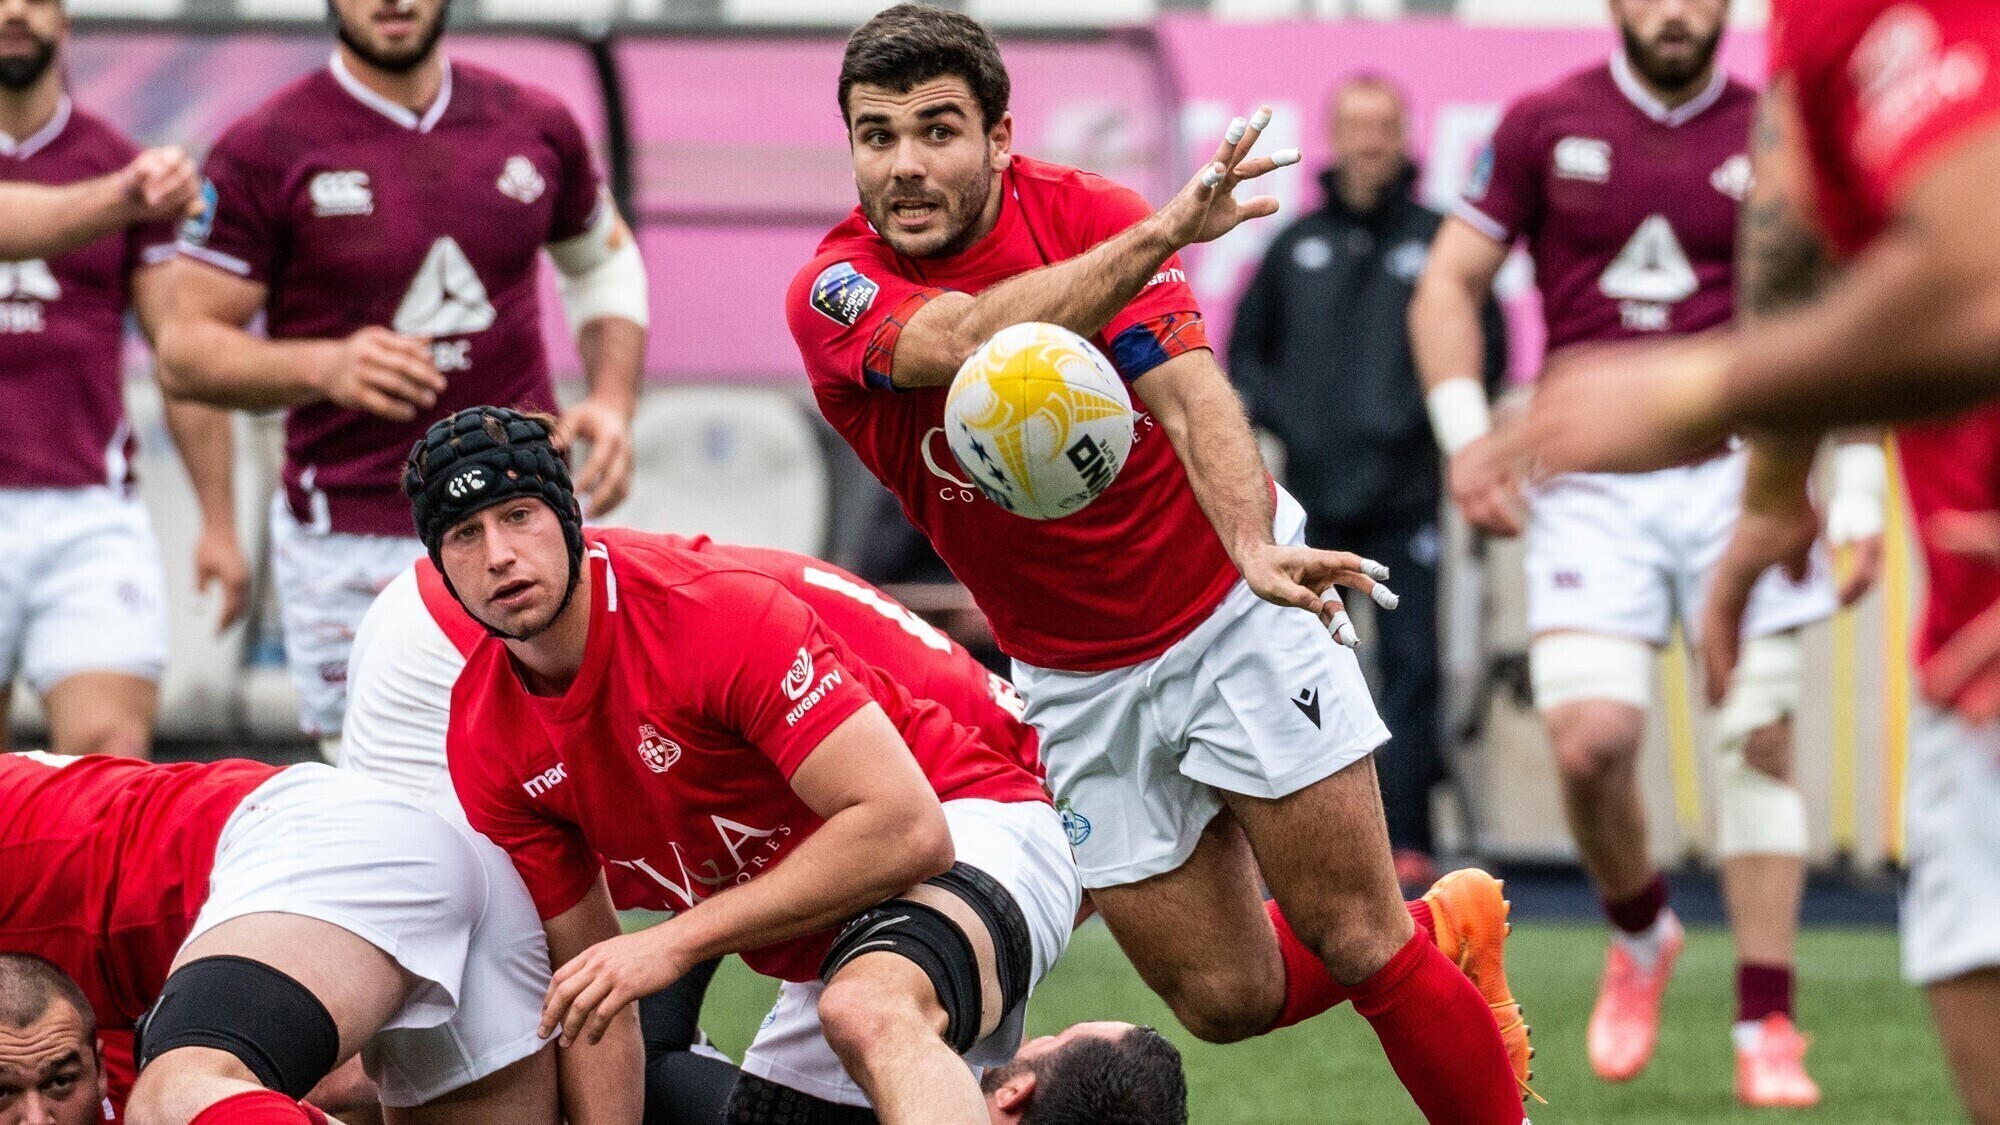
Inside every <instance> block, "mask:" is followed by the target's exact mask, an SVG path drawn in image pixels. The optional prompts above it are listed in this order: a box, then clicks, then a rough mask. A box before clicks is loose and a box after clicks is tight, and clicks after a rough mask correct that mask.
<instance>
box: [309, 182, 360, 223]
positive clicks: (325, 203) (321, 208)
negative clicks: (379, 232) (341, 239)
mask: <svg viewBox="0 0 2000 1125" xmlns="http://www.w3.org/2000/svg"><path fill="white" fill-rule="evenodd" d="M306 194H307V195H309V196H311V197H312V204H313V217H314V218H316V219H331V218H335V217H338V216H341V215H372V214H374V213H375V189H373V188H371V187H369V186H368V173H366V172H321V173H320V174H319V175H317V176H314V177H313V178H312V182H311V183H310V184H308V185H306Z"/></svg>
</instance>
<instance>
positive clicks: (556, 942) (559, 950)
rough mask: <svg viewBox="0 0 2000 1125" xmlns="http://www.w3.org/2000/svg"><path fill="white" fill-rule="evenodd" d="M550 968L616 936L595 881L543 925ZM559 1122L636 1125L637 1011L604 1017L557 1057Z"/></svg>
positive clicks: (641, 1071) (642, 1051) (606, 896)
mask: <svg viewBox="0 0 2000 1125" xmlns="http://www.w3.org/2000/svg"><path fill="white" fill-rule="evenodd" d="M542 929H543V930H544V932H545V933H546V934H547V935H548V940H549V964H551V965H555V966H558V967H566V966H568V965H570V964H572V963H573V962H575V960H576V959H577V958H578V957H581V956H583V955H584V954H585V953H586V952H587V951H589V950H591V949H592V948H594V947H597V946H598V945H599V944H600V943H602V942H606V941H609V940H611V939H614V938H616V937H617V936H618V933H619V929H618V915H617V914H616V913H614V912H613V911H612V908H611V892H610V891H609V890H608V889H606V887H605V885H604V877H603V876H601V875H600V876H598V879H597V881H596V882H595V883H594V884H592V885H591V888H590V890H589V891H588V892H586V893H585V894H584V896H583V898H582V899H581V900H580V901H578V902H577V904H576V905H575V906H572V907H570V908H569V909H568V910H565V911H563V912H562V913H561V914H558V915H556V916H555V917H553V918H550V919H548V920H546V921H544V922H543V923H542ZM556 1068H557V1074H558V1076H559V1082H560V1087H561V1090H562V1109H563V1119H564V1120H566V1121H568V1122H570V1125H637V1122H639V1121H640V1120H641V1119H642V1118H643V1117H644V1115H645V1088H646V1082H645V1070H646V1048H645V1045H644V1044H643V1043H642V1042H641V1041H640V1038H639V1018H638V1015H637V1009H632V1010H629V1011H625V1012H620V1013H616V1014H613V1015H611V1016H609V1017H608V1018H607V1019H606V1022H605V1031H604V1033H603V1034H602V1035H600V1036H599V1037H598V1038H597V1039H596V1040H593V1041H591V1042H589V1043H576V1042H570V1043H565V1044H564V1045H563V1046H562V1047H561V1048H560V1049H559V1050H558V1051H557V1053H556Z"/></svg>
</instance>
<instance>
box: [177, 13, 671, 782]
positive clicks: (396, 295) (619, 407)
mask: <svg viewBox="0 0 2000 1125" xmlns="http://www.w3.org/2000/svg"><path fill="white" fill-rule="evenodd" d="M446 5H447V0H397V2H391V0H334V3H333V4H332V9H333V15H334V20H335V24H336V30H337V32H338V35H339V40H340V42H339V46H338V47H337V48H336V49H335V51H334V55H333V58H332V60H331V61H330V62H329V63H328V64H327V68H326V69H325V70H322V71H319V72H317V73H314V74H311V75H308V76H307V77H305V78H302V79H300V80H299V81H297V82H294V83H293V84H291V85H290V86H288V87H286V88H285V89H284V90H282V91H280V92H279V93H278V94H277V95H275V96H274V97H273V98H271V100H270V101H268V102H266V103H265V104H264V105H263V106H262V107H261V108H259V109H258V110H256V111H254V112H253V113H251V114H250V115H249V116H248V117H246V118H244V119H243V120H241V121H239V122H237V123H236V124H235V125H234V126H232V127H231V128H230V129H229V130H228V132H226V133H224V134H223V136H222V139H221V140H219V141H218V142H216V146H215V148H214V149H213V150H212V151H211V152H210V153H209V157H208V164H207V169H206V170H207V176H208V178H207V180H206V182H205V183H204V185H203V191H204V193H205V200H206V203H207V210H205V211H204V212H203V213H202V214H201V215H199V216H197V217H196V218H194V219H192V220H190V221H189V223H188V224H187V226H186V228H185V232H184V242H183V247H182V258H181V261H180V263H179V264H178V265H177V266H176V274H175V278H174V285H175V287H176V293H175V306H174V309H175V311H174V313H173V315H172V316H171V317H170V318H169V320H168V322H167V323H166V324H165V325H164V326H163V328H162V330H161V340H160V355H161V360H162V363H163V371H162V379H163V381H164V382H165V383H166V384H167V387H168V389H169V390H170V391H171V392H172V393H175V394H178V395H181V396H183V397H187V398H192V399H197V400H200V401H204V402H210V403H215V404H218V405H222V406H231V407H238V408H243V409H262V408H271V407H277V406H288V407H290V408H291V410H290V412H289V413H288V414H287V416H286V423H285V434H286V438H285V470H284V491H283V494H282V495H281V496H280V497H279V498H277V500H276V501H275V502H274V504H273V507H272V515H271V527H272V549H273V556H274V564H273V567H274V577H275V579H276V582H277V587H278V600H279V605H280V608H281V609H282V611H283V624H284V634H285V648H286V659H287V661H288V663H289V664H290V666H291V672H292V680H293V683H294V684H295V685H296V686H297V688H298V695H299V707H300V720H301V723H302V725H303V726H304V728H305V730H306V732H307V733H309V734H312V735H314V736H317V737H319V738H320V739H322V743H323V749H324V750H325V751H326V752H328V756H329V757H332V756H333V755H332V751H333V750H334V749H335V747H336V746H337V739H338V736H339V733H340V727H341V712H342V709H343V707H344V705H345V701H346V691H345V682H344V681H345V677H346V674H347V649H348V645H349V644H350V643H351V642H352V640H353V636H354V627H355V625H356V624H357V623H359V622H360V620H361V615H362V613H364V612H365V611H366V610H367V608H368V603H369V602H370V601H371V600H373V599H374V597H375V594H376V593H377V592H378V591H379V590H380V589H381V588H382V587H383V586H384V585H386V584H387V583H388V581H389V580H390V579H391V578H393V577H395V576H396V574H397V573H399V572H400V571H402V569H403V568H404V567H406V566H408V565H409V564H410V560H412V559H414V558H416V557H417V556H419V555H421V554H422V553H423V547H422V545H421V544H420V543H418V542H417V541H416V540H415V539H413V538H411V536H410V533H409V532H410V521H409V509H408V506H407V504H405V502H404V501H403V499H402V496H401V494H400V493H399V492H398V491H397V480H398V476H399V474H400V473H401V471H402V463H403V457H404V455H405V454H406V453H408V452H409V448H410V444H411V442H413V441H415V440H416V439H417V438H418V437H420V436H421V435H422V434H423V431H424V427H425V426H426V425H428V424H429V423H430V422H431V421H433V420H435V419H437V418H439V417H442V416H443V415H445V414H447V413H450V412H451V410H453V409H454V408H457V407H461V406H469V405H471V404H473V403H478V402H507V403H522V404H528V405H532V406H534V407H536V408H538V409H549V410H553V409H554V407H555V399H554V391H553V388H552V387H551V384H550V382H549V369H548V359H547V356H546V355H545V354H544V349H543V343H542V335H541V332H542V328H541V311H540V302H539V300H538V297H537V292H536V278H537V269H538V267H537V261H536V260H537V257H538V252H539V251H540V250H541V249H542V248H543V247H545V246H546V247H547V248H548V251H549V255H550V257H551V258H552V259H553V260H554V261H555V264H556V267H557V269H558V271H559V272H560V273H561V275H562V281H563V284H562V295H563V306H564V310H565V312H566V313H567V314H568V317H569V321H570V325H571V327H572V328H574V329H575V330H576V333H577V343H578V346H579V347H580V349H581V351H582V353H583V359H584V366H585V375H586V378H587V380H588V382H589V385H590V394H589V397H587V398H586V399H584V400H583V402H581V403H580V404H578V405H577V406H576V407H574V408H573V409H571V410H570V411H568V412H567V413H566V414H564V415H563V431H564V436H565V437H566V438H573V439H576V440H579V441H582V442H585V443H588V444H589V446H590V459H589V460H588V461H587V462H586V463H585V464H584V466H583V469H582V477H581V480H582V484H583V486H584V490H585V492H586V493H587V496H588V502H589V505H590V510H591V511H592V512H593V513H596V514H602V513H604V512H607V511H609V510H611V509H612V508H613V507H615V506H616V505H617V504H618V502H619V501H620V500H621V499H623V498H624V495H625V492H626V489H627V487H628V485H629V483H630V480H631V473H632V447H631V440H630V423H631V418H632V412H633V410H634V409H635V407H636V404H637V401H638V390H639V375H640V363H641V359H642V356H643V353H644V348H645V325H646V316H647V310H646V278H645V270H644V267H643V266H642V265H641V263H640V260H639V251H638V247H637V244H636V243H635V242H634V241H633V238H632V235H631V233H630V232H629V231H628V230H627V229H626V228H625V224H624V222H623V220H621V219H620V218H619V216H618V212H617V209H616V208H615V207H614V206H613V205H612V203H611V201H610V197H609V196H608V195H607V194H606V192H605V190H604V188H603V185H602V184H601V182H600V180H599V177H598V174H597V172H596V170H595V169H594V168H593V167H592V166H591V160H590V154H589V152H588V150H587V148H586V147H585V144H584V137H583V131H582V129H581V128H579V127H578V125H577V123H576V120H575V118H573V117H572V116H571V115H570V112H569V110H568V109H566V108H565V107H564V106H563V105H562V103H561V102H559V101H557V100H556V99H555V97H554V96H552V95H550V94H548V93H546V92H544V91H542V90H539V89H537V88H535V87H532V86H528V85H526V84H523V83H521V82H519V81H517V80H516V79H514V78H512V77H510V76H507V75H503V74H499V73H496V72H494V71H490V70H486V69H484V68H481V67H475V66H471V65H468V64H465V63H453V62H452V61H451V60H449V59H447V58H446V57H444V56H443V55H442V54H440V53H439V51H438V40H439V37H440V36H441V35H442V34H443V31H444V24H445V13H446ZM259 311H262V312H263V313H264V314H265V327H266V330H267V332H268V335H269V337H270V338H269V339H268V340H266V339H262V338H259V337H256V336H253V335H251V334H250V333H248V332H247V331H245V330H244V326H245V325H247V324H248V323H249V322H250V320H251V318H252V317H253V316H255V315H256V314H257V313H258V312H259Z"/></svg>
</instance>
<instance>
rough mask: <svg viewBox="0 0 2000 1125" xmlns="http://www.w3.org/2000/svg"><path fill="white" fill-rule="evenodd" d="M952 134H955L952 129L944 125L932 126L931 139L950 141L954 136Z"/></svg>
mask: <svg viewBox="0 0 2000 1125" xmlns="http://www.w3.org/2000/svg"><path fill="white" fill-rule="evenodd" d="M952 136H953V133H952V131H951V130H950V129H947V128H945V127H944V126H943V125H933V126H931V140H934V141H948V140H950V139H951V138H952Z"/></svg>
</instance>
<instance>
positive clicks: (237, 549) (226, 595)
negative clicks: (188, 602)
mask: <svg viewBox="0 0 2000 1125" xmlns="http://www.w3.org/2000/svg"><path fill="white" fill-rule="evenodd" d="M194 588H195V590H196V591H197V592H202V593H206V592H208V591H209V590H211V589H213V590H214V591H215V593H216V594H217V595H219V596H220V597H221V599H222V615H221V616H220V617H219V618H217V619H216V622H215V631H216V632H217V633H220V632H222V631H223V630H224V629H227V628H229V627H230V626H231V625H234V624H235V623H236V622H237V620H238V619H239V618H241V617H242V616H243V611H244V610H246V609H248V608H249V606H250V563H249V561H248V560H246V559H245V558H244V557H243V545H242V544H241V543H239V542H237V539H236V529H235V528H231V527H212V526H204V527H203V528H202V529H201V537H200V538H198V539H196V540H195V542H194Z"/></svg>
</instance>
